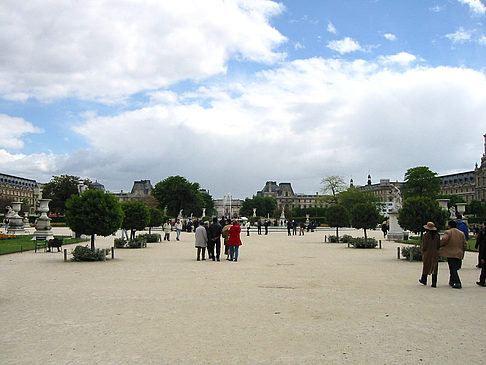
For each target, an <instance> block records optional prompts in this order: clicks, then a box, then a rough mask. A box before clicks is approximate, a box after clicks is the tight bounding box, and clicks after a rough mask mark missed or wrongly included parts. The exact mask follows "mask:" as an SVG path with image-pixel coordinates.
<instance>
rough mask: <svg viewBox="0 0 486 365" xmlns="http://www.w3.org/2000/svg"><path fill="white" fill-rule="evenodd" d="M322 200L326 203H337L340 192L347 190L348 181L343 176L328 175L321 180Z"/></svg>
mask: <svg viewBox="0 0 486 365" xmlns="http://www.w3.org/2000/svg"><path fill="white" fill-rule="evenodd" d="M321 184H322V188H321V192H322V193H323V194H324V196H322V197H321V200H322V201H323V202H325V203H337V202H338V198H337V196H338V194H339V193H341V192H343V191H345V190H346V183H345V181H344V178H343V177H341V176H328V177H325V178H323V179H322V180H321Z"/></svg>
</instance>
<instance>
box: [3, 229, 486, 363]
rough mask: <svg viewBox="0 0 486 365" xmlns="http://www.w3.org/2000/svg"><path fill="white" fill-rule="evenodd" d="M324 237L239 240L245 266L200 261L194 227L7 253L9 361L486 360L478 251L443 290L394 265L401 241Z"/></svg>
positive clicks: (443, 272) (444, 278)
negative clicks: (80, 254)
mask: <svg viewBox="0 0 486 365" xmlns="http://www.w3.org/2000/svg"><path fill="white" fill-rule="evenodd" d="M347 233H349V232H347ZM352 234H353V235H354V236H358V235H359V236H361V235H362V232H358V231H353V232H352ZM323 235H324V233H323V232H314V233H306V235H305V236H303V237H301V236H291V237H288V236H287V234H286V233H271V234H270V235H268V236H258V235H256V234H255V233H252V235H251V236H250V237H246V236H245V235H243V234H242V239H243V242H244V245H243V246H242V248H241V254H240V260H239V262H237V263H234V262H229V261H225V260H223V261H221V262H212V261H202V262H196V261H195V254H196V251H195V249H194V247H193V238H194V237H193V234H189V233H183V235H182V240H181V241H180V242H176V241H175V239H174V238H175V235H174V234H173V235H172V240H171V242H170V243H151V244H149V247H148V248H144V249H132V250H129V249H125V250H117V251H116V259H115V260H112V261H111V260H110V261H107V262H96V263H74V262H63V256H62V253H43V252H41V253H39V252H38V253H34V252H26V253H22V254H13V255H3V256H0V313H2V316H1V325H0V349H1V355H0V363H2V364H323V363H326V364H328V363H331V364H332V363H335V364H342V363H349V364H417V363H420V364H459V363H461V364H478V363H481V362H484V361H485V360H484V359H485V358H486V356H485V355H486V354H485V347H484V335H485V331H484V328H486V315H485V311H484V307H485V301H486V289H485V288H481V287H478V286H476V285H475V281H476V280H477V278H478V276H479V270H478V269H476V268H475V267H474V265H475V263H476V255H475V254H472V253H467V254H466V258H465V260H464V263H463V269H462V270H461V271H460V276H461V279H462V281H463V286H464V288H463V289H462V290H455V289H451V288H450V287H449V286H448V284H447V283H448V270H447V264H446V263H440V268H439V283H438V288H436V289H433V288H431V287H430V286H429V287H424V286H422V285H420V284H418V282H417V280H418V278H419V276H420V273H421V263H418V262H413V263H410V262H407V261H403V260H402V261H399V260H397V258H396V247H397V245H396V244H395V243H393V242H386V241H385V242H384V243H383V249H382V250H379V249H373V250H358V249H353V248H347V247H346V245H343V244H327V243H323ZM371 235H376V237H379V236H380V235H381V232H378V231H376V232H373V233H372V234H371ZM112 243H113V237H107V238H102V237H100V238H97V241H96V244H97V246H98V247H109V246H111V245H112Z"/></svg>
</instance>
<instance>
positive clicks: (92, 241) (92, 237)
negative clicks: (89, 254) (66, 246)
mask: <svg viewBox="0 0 486 365" xmlns="http://www.w3.org/2000/svg"><path fill="white" fill-rule="evenodd" d="M94 242H95V235H94V234H92V235H91V251H93V252H94V251H95V244H94Z"/></svg>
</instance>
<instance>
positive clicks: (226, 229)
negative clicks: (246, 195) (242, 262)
mask: <svg viewBox="0 0 486 365" xmlns="http://www.w3.org/2000/svg"><path fill="white" fill-rule="evenodd" d="M230 228H231V221H230V220H229V219H227V220H226V225H225V226H224V227H223V229H222V231H221V235H222V236H223V239H224V254H225V255H226V260H229V247H228V239H229V230H230Z"/></svg>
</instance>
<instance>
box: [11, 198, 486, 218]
mask: <svg viewBox="0 0 486 365" xmlns="http://www.w3.org/2000/svg"><path fill="white" fill-rule="evenodd" d="M7 205H8V204H7ZM466 214H474V215H475V216H476V217H486V202H482V201H479V200H473V201H472V202H471V203H469V204H468V205H466Z"/></svg>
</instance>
